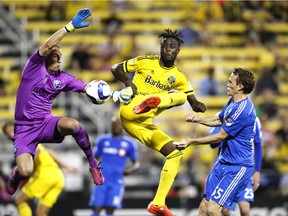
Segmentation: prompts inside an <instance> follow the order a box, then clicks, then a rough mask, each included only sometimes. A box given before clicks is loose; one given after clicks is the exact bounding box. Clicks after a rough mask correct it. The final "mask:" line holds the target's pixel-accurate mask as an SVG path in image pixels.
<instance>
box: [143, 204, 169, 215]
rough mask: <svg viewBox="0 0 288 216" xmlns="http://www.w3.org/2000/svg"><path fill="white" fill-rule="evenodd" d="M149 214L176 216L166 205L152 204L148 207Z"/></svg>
mask: <svg viewBox="0 0 288 216" xmlns="http://www.w3.org/2000/svg"><path fill="white" fill-rule="evenodd" d="M147 210H148V212H150V213H151V214H154V215H157V216H174V214H173V213H172V212H171V211H170V210H169V209H168V207H167V206H166V205H164V206H156V205H154V204H153V203H152V202H150V203H149V205H148V207H147Z"/></svg>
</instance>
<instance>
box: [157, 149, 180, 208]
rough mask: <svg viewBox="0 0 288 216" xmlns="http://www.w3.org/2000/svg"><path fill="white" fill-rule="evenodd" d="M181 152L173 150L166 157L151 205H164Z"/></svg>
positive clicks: (175, 173)
mask: <svg viewBox="0 0 288 216" xmlns="http://www.w3.org/2000/svg"><path fill="white" fill-rule="evenodd" d="M182 158H183V152H182V151H178V150H174V151H173V152H171V153H170V154H169V155H168V156H167V157H166V162H165V164H164V166H163V169H162V172H161V176H160V181H159V186H158V190H157V193H156V195H155V197H154V199H153V204H154V205H158V206H163V205H165V199H166V196H167V194H168V192H169V190H170V188H171V186H172V184H173V182H174V179H175V177H176V175H177V172H178V169H179V166H180V163H181V160H182Z"/></svg>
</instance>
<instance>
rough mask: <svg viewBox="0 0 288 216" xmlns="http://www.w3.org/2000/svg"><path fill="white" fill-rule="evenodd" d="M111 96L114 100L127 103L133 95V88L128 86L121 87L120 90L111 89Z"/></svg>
mask: <svg viewBox="0 0 288 216" xmlns="http://www.w3.org/2000/svg"><path fill="white" fill-rule="evenodd" d="M111 96H112V98H113V101H114V102H117V101H118V100H119V101H120V102H122V103H125V104H128V103H129V102H130V101H131V98H132V96H133V90H132V88H131V87H130V86H128V87H125V88H123V89H122V90H121V91H112V93H111Z"/></svg>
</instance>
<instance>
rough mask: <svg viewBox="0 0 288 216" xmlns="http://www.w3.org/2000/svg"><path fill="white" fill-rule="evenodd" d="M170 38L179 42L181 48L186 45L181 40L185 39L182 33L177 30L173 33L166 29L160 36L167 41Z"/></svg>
mask: <svg viewBox="0 0 288 216" xmlns="http://www.w3.org/2000/svg"><path fill="white" fill-rule="evenodd" d="M169 37H170V38H174V39H175V40H177V42H178V44H179V46H180V45H181V44H183V43H184V41H183V40H182V39H181V38H182V37H183V35H182V33H181V32H178V31H177V30H175V31H172V30H170V29H169V28H168V29H165V32H162V33H161V34H159V38H163V39H165V38H169Z"/></svg>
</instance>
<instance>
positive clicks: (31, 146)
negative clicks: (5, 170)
mask: <svg viewBox="0 0 288 216" xmlns="http://www.w3.org/2000/svg"><path fill="white" fill-rule="evenodd" d="M89 16H91V11H90V9H86V8H85V9H81V10H79V11H78V12H77V14H76V15H75V17H74V18H73V19H72V21H71V22H69V23H68V24H67V25H66V26H64V27H63V28H61V29H59V30H58V31H57V32H55V33H54V34H53V35H52V36H51V37H49V38H48V39H47V40H46V41H45V42H44V43H43V44H42V45H41V46H40V47H39V49H37V50H36V51H35V52H34V53H33V54H32V55H31V57H30V58H29V59H28V61H27V63H26V65H25V67H24V69H23V72H22V75H21V80H20V86H19V89H18V92H17V96H16V107H15V115H14V116H15V121H14V122H15V134H14V137H13V144H14V156H15V159H16V164H17V169H16V170H15V173H14V174H13V175H12V176H11V177H10V179H9V181H8V183H7V188H8V192H9V193H10V194H11V195H12V194H14V193H15V192H16V190H17V188H18V186H19V184H20V183H21V181H25V180H26V179H28V178H29V176H30V175H31V174H32V173H33V169H34V163H33V159H34V156H35V153H36V149H37V145H38V143H61V142H62V141H63V139H64V138H65V136H67V135H72V136H73V138H74V139H75V141H76V143H77V144H78V146H79V147H80V148H81V149H82V151H83V152H84V154H85V155H86V157H87V159H88V162H89V165H90V172H91V175H92V177H93V181H94V183H95V184H96V185H101V184H103V182H104V178H103V175H102V173H101V170H100V169H99V167H98V164H97V161H96V159H95V157H94V155H93V151H92V148H91V143H90V140H89V137H88V134H87V131H86V129H85V128H84V127H83V126H82V125H81V124H80V123H79V122H78V121H77V120H76V119H73V118H68V117H62V116H52V113H51V110H52V104H53V101H54V99H55V98H56V97H57V96H58V95H59V94H60V93H61V92H85V89H86V83H84V82H82V81H80V80H78V79H77V78H76V77H73V76H71V75H70V74H68V73H67V72H65V71H62V70H60V65H61V61H62V52H61V49H60V47H59V45H58V44H59V43H60V41H61V40H62V39H63V38H64V37H65V36H66V35H67V34H69V33H72V32H73V31H74V30H75V29H80V28H84V27H88V26H89V22H85V20H86V19H87V18H88V17H89Z"/></svg>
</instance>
